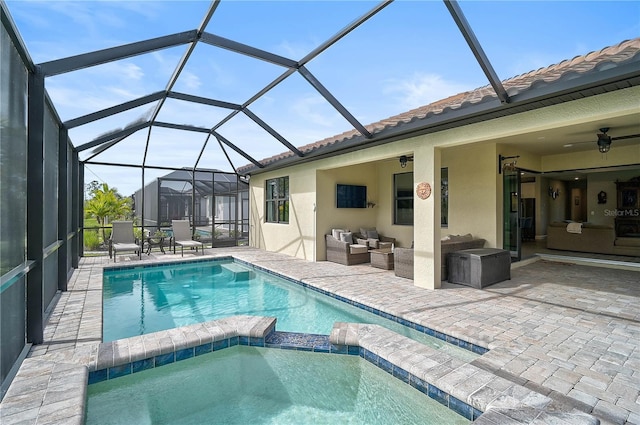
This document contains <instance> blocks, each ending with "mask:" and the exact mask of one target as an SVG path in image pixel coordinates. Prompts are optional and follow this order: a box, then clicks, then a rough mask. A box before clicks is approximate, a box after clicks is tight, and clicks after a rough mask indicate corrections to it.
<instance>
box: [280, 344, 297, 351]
mask: <svg viewBox="0 0 640 425" xmlns="http://www.w3.org/2000/svg"><path fill="white" fill-rule="evenodd" d="M280 349H281V350H294V351H295V350H296V349H297V347H296V346H295V345H289V344H282V345H281V346H280Z"/></svg>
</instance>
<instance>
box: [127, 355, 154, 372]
mask: <svg viewBox="0 0 640 425" xmlns="http://www.w3.org/2000/svg"><path fill="white" fill-rule="evenodd" d="M154 366H155V364H154V361H153V359H152V358H151V359H142V360H138V361H135V362H133V363H132V364H131V372H132V373H138V372H142V371H143V370H147V369H153V368H154Z"/></svg>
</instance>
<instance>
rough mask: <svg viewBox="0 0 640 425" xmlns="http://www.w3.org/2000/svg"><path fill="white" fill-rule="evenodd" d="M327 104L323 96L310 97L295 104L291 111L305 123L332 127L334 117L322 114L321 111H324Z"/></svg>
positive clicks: (303, 98)
mask: <svg viewBox="0 0 640 425" xmlns="http://www.w3.org/2000/svg"><path fill="white" fill-rule="evenodd" d="M326 103H327V101H326V100H325V99H324V98H323V97H322V96H315V95H308V96H304V97H302V98H301V99H297V100H296V101H295V102H293V105H292V106H291V111H292V112H293V113H294V114H296V115H298V116H299V117H301V118H302V119H304V120H305V121H310V122H311V123H314V124H317V125H321V126H324V127H331V126H333V125H334V115H331V116H329V115H327V114H322V113H321V112H320V109H323V108H322V107H324V106H325V105H326ZM319 106H320V108H319Z"/></svg>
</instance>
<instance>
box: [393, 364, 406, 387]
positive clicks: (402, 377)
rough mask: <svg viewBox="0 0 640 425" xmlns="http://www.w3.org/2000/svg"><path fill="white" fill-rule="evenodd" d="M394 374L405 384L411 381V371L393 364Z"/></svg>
mask: <svg viewBox="0 0 640 425" xmlns="http://www.w3.org/2000/svg"><path fill="white" fill-rule="evenodd" d="M393 376H395V377H396V378H398V379H400V380H401V381H403V382H404V383H405V384H408V383H409V372H407V371H406V370H404V369H403V368H401V367H398V366H393Z"/></svg>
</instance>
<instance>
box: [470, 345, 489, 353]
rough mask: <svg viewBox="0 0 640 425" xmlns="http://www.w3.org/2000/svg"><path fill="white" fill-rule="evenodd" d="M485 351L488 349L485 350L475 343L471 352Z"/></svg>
mask: <svg viewBox="0 0 640 425" xmlns="http://www.w3.org/2000/svg"><path fill="white" fill-rule="evenodd" d="M487 351H489V350H487V349H486V348H484V347H480V346H479V345H475V344H474V345H473V352H474V353H476V354H485V353H486V352H487Z"/></svg>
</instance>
